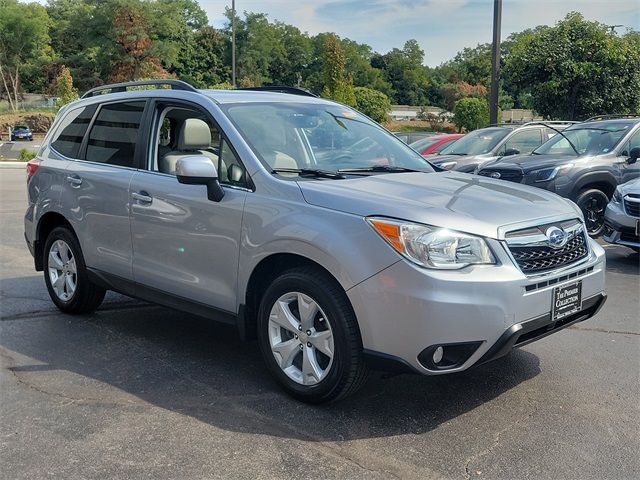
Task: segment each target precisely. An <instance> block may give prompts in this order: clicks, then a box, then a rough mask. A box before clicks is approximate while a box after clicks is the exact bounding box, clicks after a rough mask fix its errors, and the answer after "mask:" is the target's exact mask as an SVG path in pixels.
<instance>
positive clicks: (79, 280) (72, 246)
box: [43, 227, 106, 314]
mask: <svg viewBox="0 0 640 480" xmlns="http://www.w3.org/2000/svg"><path fill="white" fill-rule="evenodd" d="M43 264H44V279H45V283H46V284H47V290H48V291H49V296H50V297H51V300H53V303H55V304H56V306H57V307H58V308H59V309H60V310H62V311H63V312H65V313H76V314H80V313H90V312H93V311H94V310H95V309H96V308H98V307H99V306H100V304H101V303H102V300H103V299H104V295H105V293H106V292H105V290H104V289H102V288H100V287H98V286H96V285H94V284H93V283H91V282H90V281H89V277H88V275H87V269H86V266H85V264H84V257H83V256H82V251H81V250H80V245H79V243H78V240H77V238H76V237H75V235H74V234H73V232H72V231H71V230H70V229H69V228H67V227H57V228H55V229H53V230H52V231H51V233H50V234H49V236H48V237H47V241H46V243H45V247H44V262H43Z"/></svg>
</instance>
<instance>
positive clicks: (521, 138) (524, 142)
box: [502, 128, 542, 153]
mask: <svg viewBox="0 0 640 480" xmlns="http://www.w3.org/2000/svg"><path fill="white" fill-rule="evenodd" d="M540 145H542V136H541V133H540V129H539V128H532V129H529V130H524V131H522V132H517V133H514V134H513V136H512V137H511V138H509V139H508V140H507V141H506V142H505V144H504V146H503V147H502V152H503V153H504V152H505V151H507V150H518V152H520V153H531V152H533V151H534V150H535V149H536V148H538V147H539V146H540Z"/></svg>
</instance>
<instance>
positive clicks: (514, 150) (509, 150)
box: [503, 148, 520, 157]
mask: <svg viewBox="0 0 640 480" xmlns="http://www.w3.org/2000/svg"><path fill="white" fill-rule="evenodd" d="M519 153H520V150H518V149H517V148H507V149H506V150H505V151H504V155H503V156H504V157H509V156H511V155H518V154H519Z"/></svg>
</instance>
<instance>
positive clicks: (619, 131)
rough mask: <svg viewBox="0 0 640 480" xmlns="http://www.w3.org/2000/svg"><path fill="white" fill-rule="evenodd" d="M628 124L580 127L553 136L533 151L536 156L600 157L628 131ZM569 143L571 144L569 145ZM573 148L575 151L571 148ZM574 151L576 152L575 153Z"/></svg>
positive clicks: (613, 146)
mask: <svg viewBox="0 0 640 480" xmlns="http://www.w3.org/2000/svg"><path fill="white" fill-rule="evenodd" d="M630 128H631V125H629V124H613V125H611V124H609V125H603V126H588V125H580V126H576V127H571V128H568V129H566V130H565V131H563V132H562V133H563V135H564V136H563V135H555V136H553V137H551V139H550V140H549V141H547V142H546V143H543V144H542V145H540V146H539V147H538V148H537V149H536V150H534V151H533V153H534V154H536V155H572V156H576V155H580V156H582V155H600V154H603V153H608V152H610V151H611V150H613V149H614V148H615V146H616V144H617V143H618V142H619V141H620V139H621V138H622V137H624V135H625V134H626V133H627V132H628V131H629V129H630ZM569 142H571V143H569ZM572 144H573V147H575V150H574V149H573V147H572ZM576 150H577V151H578V152H577V153H576Z"/></svg>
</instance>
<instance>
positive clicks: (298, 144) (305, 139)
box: [221, 103, 433, 172]
mask: <svg viewBox="0 0 640 480" xmlns="http://www.w3.org/2000/svg"><path fill="white" fill-rule="evenodd" d="M221 108H223V109H224V110H225V111H226V113H227V115H228V117H229V118H230V119H231V121H232V122H233V123H234V124H235V126H236V127H237V128H238V130H239V131H240V133H241V134H242V136H243V137H244V139H245V140H246V141H247V143H248V144H249V146H251V148H252V150H253V151H254V153H255V154H256V156H257V157H258V158H259V159H260V160H262V162H263V163H264V164H265V165H266V166H268V168H270V169H271V170H276V169H320V170H327V171H337V170H340V169H353V168H356V169H359V168H371V167H373V168H376V167H378V168H380V167H396V168H398V167H400V168H407V169H416V170H421V171H425V172H432V171H433V168H432V167H431V165H430V164H429V163H428V162H427V161H425V160H424V159H423V158H422V157H421V156H420V155H419V154H418V153H416V152H415V151H414V150H412V149H411V148H410V147H409V146H408V145H405V144H404V143H403V142H402V141H400V140H398V139H397V138H396V137H394V136H393V135H392V134H390V133H388V132H387V131H385V130H384V129H382V128H381V127H380V126H378V125H377V124H375V123H373V122H372V121H371V120H369V119H368V118H366V117H364V116H363V115H361V114H359V113H358V112H356V111H354V110H351V109H350V108H348V107H343V106H340V105H331V104H305V103H242V104H229V105H221Z"/></svg>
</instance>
